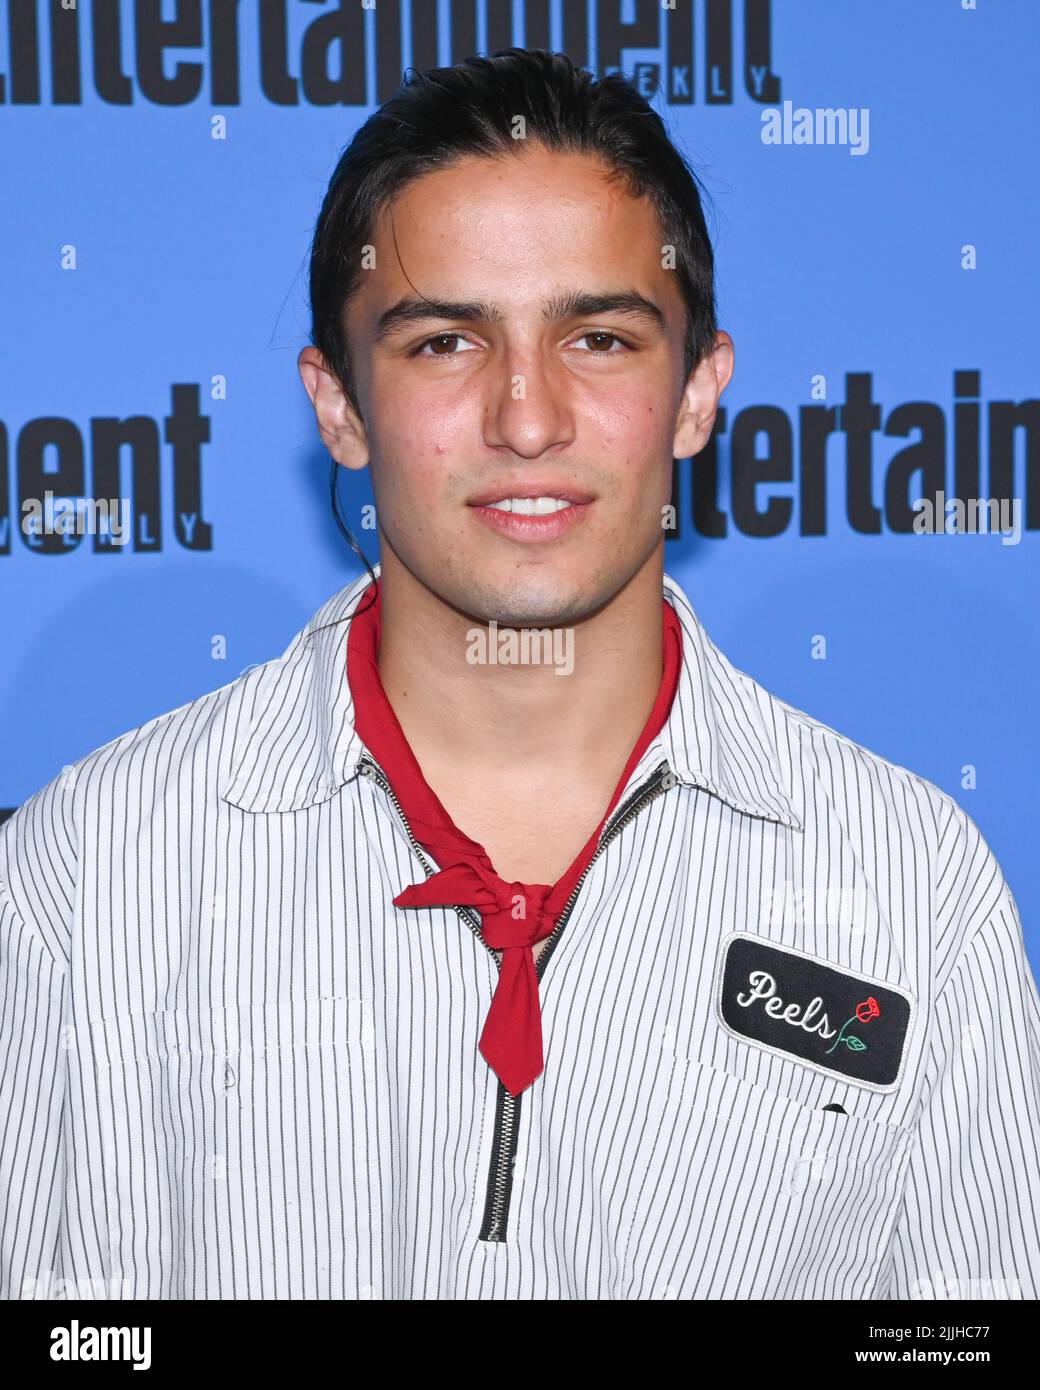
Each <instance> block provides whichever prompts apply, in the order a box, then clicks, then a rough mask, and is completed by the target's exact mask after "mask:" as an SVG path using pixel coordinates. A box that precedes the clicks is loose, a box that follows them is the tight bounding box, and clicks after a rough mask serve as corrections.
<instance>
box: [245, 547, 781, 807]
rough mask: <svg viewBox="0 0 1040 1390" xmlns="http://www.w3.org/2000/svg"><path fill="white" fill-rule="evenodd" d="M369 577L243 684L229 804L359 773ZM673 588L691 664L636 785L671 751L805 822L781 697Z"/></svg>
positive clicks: (304, 795) (692, 773) (731, 791)
mask: <svg viewBox="0 0 1040 1390" xmlns="http://www.w3.org/2000/svg"><path fill="white" fill-rule="evenodd" d="M374 573H376V574H378V573H379V566H378V565H376V566H374ZM370 582H371V579H370V576H369V575H368V574H367V573H365V574H363V575H360V576H359V577H358V578H357V579H355V580H352V581H351V583H349V584H347V585H345V586H344V588H342V589H340V591H339V592H338V593H336V594H333V595H332V597H331V598H330V599H328V600H327V602H326V603H324V604H323V605H322V607H321V608H320V609H319V610H318V611H317V613H315V614H314V616H313V617H312V618H311V620H310V622H308V623H307V625H306V626H305V627H304V628H302V629H301V631H300V632H298V633H297V634H296V636H295V637H294V638H293V640H292V642H291V643H290V644H289V646H288V647H287V648H286V650H285V652H284V654H283V655H282V656H281V657H280V658H278V659H277V660H275V661H269V662H266V663H265V664H264V665H262V666H258V667H255V668H254V669H253V670H252V671H249V672H247V673H246V675H245V676H244V677H242V678H241V679H240V680H238V681H235V682H233V683H232V687H231V695H230V697H229V700H230V702H231V707H230V709H229V722H230V724H231V725H232V726H233V727H234V728H235V729H236V731H237V732H236V737H235V741H234V746H233V748H232V749H231V750H230V753H229V755H228V761H227V767H226V771H224V773H223V776H222V777H221V781H220V786H219V794H220V796H221V797H222V798H223V800H225V801H227V802H229V803H230V804H231V805H233V806H238V807H240V808H241V809H242V810H244V811H252V812H257V811H300V810H303V809H305V808H306V807H308V806H314V805H317V804H319V803H320V802H322V801H327V800H328V799H329V798H330V797H332V796H334V795H335V794H336V792H338V791H339V789H340V788H341V787H342V786H343V785H344V784H345V783H346V782H349V781H351V780H352V779H353V778H354V777H355V776H356V775H357V768H358V763H359V761H360V759H361V756H362V754H363V753H364V752H365V751H366V750H365V746H364V744H363V743H362V741H361V739H360V737H359V736H358V734H357V731H356V730H355V728H354V718H353V714H354V710H353V701H352V699H351V695H350V687H349V685H348V683H347V679H346V658H347V633H348V631H349V623H348V622H347V621H346V619H347V618H348V617H349V616H350V614H351V613H352V612H353V610H354V608H355V606H356V605H357V603H358V602H359V600H360V599H361V597H362V595H363V594H364V592H365V590H366V589H367V588H368V586H369V584H370ZM663 592H664V597H665V598H666V599H667V600H668V601H669V602H670V603H671V604H672V606H673V607H674V609H675V611H676V613H677V615H678V617H679V621H680V623H681V624H682V630H683V664H682V670H681V671H680V673H679V685H678V689H677V690H676V693H675V700H674V702H673V704H672V708H671V712H670V714H669V716H668V719H667V720H666V721H665V724H664V726H663V728H662V729H661V730H660V732H659V733H658V734H657V735H656V736H655V737H654V739H653V740H652V741H651V743H650V744H649V746H648V747H647V749H646V750H645V752H644V753H643V756H642V757H641V758H640V760H639V762H638V763H637V764H636V766H635V768H634V769H633V770H632V773H631V776H630V778H629V786H630V787H631V788H634V787H635V786H637V785H639V783H640V782H642V781H644V780H645V779H646V777H647V775H648V773H649V771H650V770H651V769H652V768H654V767H656V766H657V764H658V763H660V762H661V761H662V760H663V759H665V758H667V760H668V763H669V765H670V767H671V769H672V771H673V772H674V773H675V776H676V778H677V780H678V781H679V782H680V783H685V784H686V785H689V786H696V787H702V788H704V789H705V790H706V791H709V792H711V793H712V794H713V795H714V796H717V797H719V798H721V799H722V800H723V801H725V802H726V803H727V804H728V805H730V806H732V807H734V808H735V809H736V810H738V811H743V812H745V813H746V814H748V815H752V816H759V817H762V818H764V819H765V820H770V821H776V822H778V823H779V824H781V825H786V826H790V827H791V828H792V829H795V830H801V829H802V817H803V814H804V811H803V808H802V806H801V804H800V803H799V802H798V800H797V799H796V797H795V796H794V794H793V793H792V788H791V777H790V774H789V772H788V771H787V770H786V769H785V767H784V766H783V764H782V762H781V759H780V754H779V743H778V739H777V733H776V727H775V725H776V720H777V719H778V718H780V717H782V716H781V712H780V710H779V709H777V702H776V701H774V700H773V697H772V696H770V695H769V694H768V693H767V692H766V691H765V690H763V689H762V687H761V686H759V685H758V684H757V682H755V681H753V680H752V679H751V677H750V676H747V675H745V674H744V672H742V671H738V670H736V668H735V667H733V666H732V665H730V663H729V662H728V661H727V660H726V658H725V657H724V656H723V654H722V653H721V652H720V651H719V649H718V648H717V647H716V646H715V644H714V643H713V642H712V641H711V639H710V638H709V637H708V635H707V633H706V632H705V631H704V628H703V627H702V625H701V623H700V620H699V619H698V617H697V615H696V613H695V612H694V609H693V606H692V605H691V603H690V601H689V599H688V598H687V597H686V594H685V593H684V591H683V590H682V589H681V588H680V586H679V585H678V584H677V583H676V581H675V580H674V579H672V578H671V577H670V576H669V575H667V574H666V575H665V576H664V589H663ZM622 795H623V797H624V796H625V795H627V790H626V791H625V792H624V793H623V794H622Z"/></svg>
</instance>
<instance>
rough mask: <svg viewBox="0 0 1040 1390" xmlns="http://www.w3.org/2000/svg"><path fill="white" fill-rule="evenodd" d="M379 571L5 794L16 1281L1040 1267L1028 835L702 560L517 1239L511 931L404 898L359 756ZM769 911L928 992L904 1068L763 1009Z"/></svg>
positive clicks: (364, 1280) (738, 1275)
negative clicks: (835, 726)
mask: <svg viewBox="0 0 1040 1390" xmlns="http://www.w3.org/2000/svg"><path fill="white" fill-rule="evenodd" d="M367 583H368V576H367V575H365V576H362V577H361V578H360V579H358V580H357V581H355V582H353V583H352V584H350V585H348V586H346V587H345V588H344V589H343V590H341V591H340V593H338V594H336V595H334V596H333V597H332V598H331V599H330V600H329V601H328V602H327V603H326V604H325V605H324V606H323V607H322V608H321V610H320V611H319V612H318V613H317V614H316V615H315V617H314V618H313V619H312V621H311V623H310V624H308V625H307V627H306V628H304V629H303V630H302V631H301V632H300V633H299V634H298V635H297V637H296V638H295V639H294V640H293V642H292V644H291V645H290V646H289V648H288V650H287V651H286V653H285V655H284V656H282V657H281V658H280V659H278V660H274V661H271V662H268V663H267V664H265V665H263V666H260V667H257V668H255V669H253V670H250V671H248V672H247V673H246V674H244V675H243V676H241V677H240V678H239V679H237V680H235V681H232V682H231V683H230V684H229V685H226V686H224V687H223V688H222V689H220V690H216V691H214V692H212V693H211V694H208V695H205V696H203V697H202V698H200V699H197V700H194V701H192V702H190V703H189V704H186V705H184V706H182V707H181V708H180V709H177V710H173V711H172V712H170V713H167V714H164V715H162V716H160V717H159V718H157V719H154V720H152V721H151V722H149V723H147V724H145V725H143V726H142V727H140V728H138V729H134V730H132V731H130V732H128V733H126V734H124V735H122V736H121V737H120V738H117V739H115V740H113V741H112V742H111V743H108V744H106V745H105V746H104V747H102V748H99V749H97V750H96V751H95V752H93V753H91V754H90V755H89V756H88V757H86V758H83V759H82V760H81V761H80V762H78V763H76V764H75V765H74V766H73V767H72V768H71V769H68V770H66V772H65V773H64V774H63V775H61V776H59V777H57V778H55V779H54V780H53V781H51V782H50V783H48V784H47V785H46V786H45V787H43V788H42V789H41V790H40V791H39V792H37V793H36V795H35V796H33V797H32V798H30V800H29V801H27V802H26V803H25V804H24V805H23V806H22V807H20V808H19V810H18V812H17V813H16V814H15V815H14V816H13V817H12V818H11V819H10V820H9V821H8V822H7V823H6V824H5V825H4V826H3V827H2V829H0V1285H2V1287H0V1292H2V1295H3V1296H4V1297H7V1298H23V1297H24V1298H48V1297H56V1296H60V1293H61V1290H62V1289H63V1288H64V1290H65V1292H69V1291H70V1290H71V1289H72V1287H73V1285H75V1292H76V1294H77V1296H81V1297H115V1298H120V1297H138V1298H241V1299H251V1298H308V1299H315V1298H322V1299H324V1298H351V1299H353V1298H431V1299H434V1298H436V1299H456V1298H457V1299H497V1298H503V1299H505V1298H508V1299H515V1298H520V1299H527V1298H565V1299H570V1298H594V1299H615V1298H616V1299H659V1298H682V1299H693V1298H696V1299H702V1298H771V1299H794V1298H840V1299H885V1298H898V1297H925V1298H930V1297H939V1298H942V1297H947V1296H958V1297H959V1296H968V1297H981V1298H998V1297H1010V1298H1020V1297H1021V1298H1035V1297H1037V1296H1038V1293H1040V1236H1038V1213H1040V1161H1038V1159H1040V1154H1038V1147H1040V1120H1038V1116H1040V1095H1038V1091H1040V1004H1038V999H1037V992H1036V985H1035V983H1034V980H1033V977H1032V975H1031V973H1030V968H1029V964H1028V961H1027V958H1026V955H1025V950H1024V945H1023V940H1022V930H1021V924H1020V922H1019V917H1018V913H1017V909H1016V906H1015V902H1014V899H1013V897H1012V894H1011V891H1010V889H1009V887H1008V885H1007V883H1006V881H1005V880H1004V878H1003V876H1002V874H1001V871H1000V868H999V865H998V864H997V862H996V860H995V859H994V856H993V854H992V852H991V851H990V849H989V847H988V846H987V845H986V843H985V842H984V840H983V838H982V836H981V835H980V832H979V830H978V828H977V827H976V825H975V823H974V822H973V821H972V820H971V818H970V817H969V816H967V815H966V814H965V813H964V812H963V811H962V810H961V809H960V808H959V806H958V805H957V804H956V803H955V802H954V801H953V800H952V799H951V798H950V797H948V796H947V795H945V794H944V793H943V792H941V791H940V790H939V789H938V788H937V787H935V786H934V785H932V784H931V783H929V782H927V781H925V780H923V779H922V778H920V777H917V776H915V775H914V774H913V773H911V772H908V771H906V770H905V769H903V768H900V767H897V766H894V765H893V764H891V763H888V762H886V761H885V760H884V759H882V758H880V757H877V756H876V755H874V754H872V753H870V752H868V751H867V750H865V749H863V748H861V747H859V746H858V745H856V744H854V743H852V742H851V741H850V740H849V739H847V738H844V737H842V736H841V735H840V734H838V733H836V732H834V731H833V730H831V729H829V728H827V727H825V726H824V725H822V724H820V723H819V722H818V721H816V720H813V719H811V718H810V717H809V716H807V715H806V714H804V713H802V712H800V711H798V710H795V709H793V708H792V707H791V706H789V705H787V704H784V703H783V702H782V701H780V700H777V699H775V698H774V697H772V696H771V695H769V694H768V693H767V692H765V691H764V690H763V689H762V688H761V687H759V686H758V685H757V684H756V683H755V682H754V681H752V680H751V679H750V678H749V677H748V676H746V675H744V674H742V673H741V672H739V671H736V670H735V669H734V668H733V667H732V666H731V665H730V664H729V663H728V662H727V661H726V659H725V657H724V656H722V654H721V653H720V652H719V651H718V650H717V649H716V647H715V646H714V645H713V644H712V643H711V641H710V640H709V638H708V637H707V635H706V633H705V632H704V630H703V628H702V627H701V625H700V623H699V621H698V619H697V617H696V615H695V613H694V611H693V609H692V608H691V606H690V604H689V601H688V600H687V598H686V596H685V595H684V594H683V592H682V590H681V589H680V587H679V586H678V585H677V584H676V583H675V582H674V581H673V580H671V579H670V578H666V580H665V587H664V592H665V596H666V598H667V599H668V600H669V601H670V602H671V603H672V604H674V606H675V608H676V610H677V612H678V614H679V617H680V619H681V621H682V624H683V632H684V666H683V671H682V674H681V677H680V685H679V690H678V692H677V695H676V700H675V703H674V705H673V708H672V712H671V715H670V717H669V719H668V721H667V723H666V724H665V726H664V728H663V729H662V731H661V733H660V734H659V735H658V736H657V737H656V738H655V739H654V740H653V742H652V743H651V745H650V746H649V748H648V749H647V750H646V753H645V754H644V756H643V758H642V759H641V761H640V763H639V765H638V766H637V767H636V768H635V769H634V771H633V773H632V776H631V778H630V782H629V789H635V788H637V787H639V786H640V785H641V784H642V783H643V782H645V781H646V779H647V778H648V776H649V775H650V773H651V772H652V771H653V769H654V768H656V767H657V766H658V765H659V764H660V763H661V762H662V760H665V759H666V760H667V761H668V763H669V765H670V767H671V769H672V771H673V772H674V774H675V779H676V780H675V782H674V784H673V785H671V786H669V787H668V788H667V789H666V790H664V791H663V792H662V793H661V794H660V795H658V796H656V797H655V798H654V799H652V800H650V801H649V802H648V803H647V804H646V805H645V806H644V807H643V808H642V809H641V810H639V812H638V813H637V814H636V815H634V816H633V818H632V819H631V821H630V822H629V823H627V824H626V825H625V826H624V828H623V829H622V830H621V831H620V833H619V834H618V835H617V836H616V838H614V839H613V840H612V841H611V842H610V843H609V845H607V847H606V848H605V849H604V850H603V852H602V853H601V854H600V855H599V857H598V858H597V859H596V860H595V862H594V864H593V865H592V867H591V869H590V871H589V874H588V876H587V878H586V879H585V881H584V884H583V886H582V888H581V891H580V894H579V896H578V899H577V901H576V904H575V907H574V910H573V912H572V914H571V916H570V918H569V919H568V921H567V924H566V926H565V928H564V931H563V934H562V935H561V938H560V940H559V943H558V945H557V947H556V949H555V952H554V954H553V955H552V956H551V958H550V959H549V961H548V964H547V968H546V971H545V975H544V978H543V979H542V983H541V995H542V1007H543V1029H544V1038H545V1057H546V1067H545V1071H544V1073H543V1075H542V1076H541V1077H540V1078H539V1079H538V1080H537V1081H536V1082H535V1084H534V1085H533V1086H532V1087H531V1088H530V1090H529V1092H527V1093H525V1095H524V1096H523V1097H522V1105H521V1108H520V1112H519V1127H518V1141H517V1154H516V1161H515V1164H514V1166H513V1170H512V1177H513V1187H512V1198H511V1205H510V1208H509V1215H508V1229H507V1237H506V1239H505V1240H504V1241H502V1242H487V1241H481V1240H480V1239H479V1238H478V1233H479V1231H480V1225H481V1217H482V1212H483V1208H484V1203H485V1197H486V1191H487V1181H488V1171H489V1163H490V1160H491V1152H492V1144H493V1140H494V1124H495V1100H496V1087H497V1081H496V1078H495V1077H494V1075H493V1073H491V1072H490V1070H489V1069H488V1067H487V1066H486V1064H485V1063H484V1061H483V1059H482V1058H481V1057H480V1055H479V1053H478V1052H477V1039H478V1037H479V1034H480V1029H481V1026H482V1023H483V1019H484V1017H485V1015H486V1013H487V1009H488V1005H489V1002H490V998H491V993H492V989H493V986H494V982H495V977H496V970H497V965H496V961H495V958H494V956H493V955H492V953H491V952H490V951H489V950H488V949H487V948H486V947H484V945H483V943H482V942H481V941H480V940H479V939H478V937H477V936H476V935H475V933H474V932H473V931H472V930H471V928H470V927H469V926H468V925H467V924H466V923H465V922H464V921H463V920H462V918H461V917H460V915H459V914H458V913H457V912H455V911H454V910H453V909H451V908H427V909H398V908H394V907H393V906H392V905H391V903H390V900H391V898H392V897H393V895H394V894H395V893H397V892H399V891H400V890H401V888H403V887H404V886H405V885H406V884H408V883H412V882H418V881H420V880H421V879H422V877H423V875H424V869H423V866H422V865H421V864H420V863H419V862H418V860H417V858H416V856H415V854H414V853H413V851H412V849H411V847H410V844H409V841H408V838H407V836H406V833H405V830H404V827H403V826H402V824H401V822H400V819H399V817H398V815H397V813H396V811H395V808H394V807H393V804H392V802H391V801H390V799H389V797H388V796H387V795H386V793H385V792H384V791H383V790H382V789H381V788H380V787H379V786H378V784H376V783H374V782H373V781H371V780H369V779H368V778H366V777H364V776H359V775H358V772H357V765H358V761H359V758H360V756H361V753H362V752H363V748H362V745H361V743H360V741H359V739H358V738H357V736H356V734H355V733H354V729H353V724H352V720H351V706H350V697H349V689H348V686H347V682H346V680H345V677H344V672H345V651H346V648H345V643H346V635H347V623H346V622H338V623H336V625H334V626H331V627H325V628H324V629H323V630H322V631H315V630H314V629H316V628H318V627H320V626H321V625H322V624H326V623H331V622H335V620H337V619H341V618H343V617H345V616H346V615H348V614H349V613H350V611H351V610H352V607H353V605H354V603H355V602H356V600H357V598H358V597H359V596H360V594H361V592H362V591H363V589H364V588H365V586H366V585H367ZM626 795H627V792H626ZM732 931H742V932H752V933H755V934H758V935H760V936H761V937H762V938H763V939H765V940H767V941H770V942H773V943H777V944H780V945H784V946H789V947H793V948H796V949H798V950H800V951H803V952H806V953H809V954H811V955H815V956H817V957H819V958H820V959H822V960H824V961H826V962H828V963H829V964H831V965H833V966H835V967H837V968H839V969H842V970H847V971H850V972H854V973H857V974H862V975H864V976H867V977H869V978H871V979H873V980H876V981H879V982H882V983H884V982H888V983H890V984H892V985H897V986H899V987H901V988H902V989H904V990H906V991H907V992H909V994H910V995H911V996H912V998H913V1000H914V1006H915V1007H914V1013H913V1017H912V1021H911V1026H910V1030H909V1033H908V1035H907V1042H906V1052H905V1059H904V1065H903V1068H902V1070H901V1073H900V1076H899V1079H898V1083H897V1084H895V1085H894V1086H893V1087H892V1088H891V1089H889V1090H887V1091H886V1090H879V1089H874V1088H870V1087H868V1086H864V1085H862V1084H858V1083H856V1082H853V1081H849V1080H848V1079H847V1078H844V1077H842V1076H839V1075H828V1074H825V1073H823V1072H821V1071H819V1070H817V1069H815V1068H813V1067H810V1066H807V1065H806V1064H805V1063H803V1062H801V1061H799V1060H798V1059H797V1058H795V1057H793V1056H788V1055H783V1054H780V1053H776V1052H772V1051H769V1050H766V1049H765V1048H763V1047H760V1046H758V1045H756V1044H755V1043H753V1042H750V1041H748V1040H746V1039H741V1038H738V1037H737V1036H735V1035H734V1034H732V1033H730V1032H728V1031H727V1030H726V1029H725V1028H724V1027H723V1026H722V1024H721V1023H720V1021H719V1017H718V1015H717V1013H716V1010H715V1002H714V997H713V980H714V976H715V971H716V968H717V962H718V957H719V949H720V944H721V942H722V941H723V938H724V937H725V936H726V935H727V934H728V933H729V932H732ZM831 1102H839V1103H840V1104H841V1105H842V1106H844V1108H845V1110H846V1111H847V1112H848V1113H847V1114H840V1113H836V1112H834V1111H828V1110H823V1109H821V1107H822V1106H823V1105H826V1104H828V1103H831ZM58 1281H66V1282H65V1283H64V1284H60V1283H59V1282H58Z"/></svg>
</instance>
